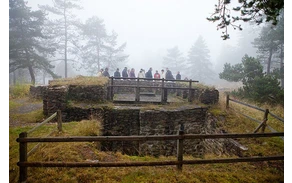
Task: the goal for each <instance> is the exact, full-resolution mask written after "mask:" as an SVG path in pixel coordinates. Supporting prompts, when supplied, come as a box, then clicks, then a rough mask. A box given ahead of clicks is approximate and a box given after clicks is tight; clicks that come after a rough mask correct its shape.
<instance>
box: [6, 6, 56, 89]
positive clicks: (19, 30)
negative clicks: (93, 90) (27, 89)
mask: <svg viewBox="0 0 292 183" xmlns="http://www.w3.org/2000/svg"><path fill="white" fill-rule="evenodd" d="M26 4H27V3H26V2H24V1H23V0H10V1H9V63H10V64H9V71H10V72H14V71H15V70H17V69H20V68H26V69H28V71H29V74H30V77H31V83H32V84H33V85H34V84H35V80H36V79H35V71H34V70H35V69H43V70H46V71H47V72H49V73H50V74H51V75H52V76H53V77H56V75H55V74H54V73H53V72H52V71H51V69H52V68H53V66H52V65H51V64H50V63H49V61H48V60H47V58H46V57H45V56H48V55H52V54H53V53H54V49H53V48H50V47H46V45H43V44H42V43H43V40H44V39H46V40H47V39H48V37H46V36H45V35H44V34H43V25H44V21H45V15H44V14H43V12H41V11H31V8H30V7H28V6H26Z"/></svg>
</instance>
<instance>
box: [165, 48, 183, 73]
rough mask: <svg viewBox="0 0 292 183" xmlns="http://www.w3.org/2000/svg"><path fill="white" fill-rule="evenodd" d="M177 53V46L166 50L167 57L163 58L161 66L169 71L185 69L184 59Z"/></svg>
mask: <svg viewBox="0 0 292 183" xmlns="http://www.w3.org/2000/svg"><path fill="white" fill-rule="evenodd" d="M182 55H183V54H182V53H181V52H180V51H179V49H178V46H175V47H173V48H170V49H167V55H166V56H165V57H163V66H164V67H168V68H169V69H170V70H171V71H173V72H174V71H182V70H184V69H185V58H184V57H183V56H182Z"/></svg>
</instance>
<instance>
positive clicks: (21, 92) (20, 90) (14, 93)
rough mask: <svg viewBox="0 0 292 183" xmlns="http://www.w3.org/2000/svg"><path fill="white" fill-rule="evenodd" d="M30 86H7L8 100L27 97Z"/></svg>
mask: <svg viewBox="0 0 292 183" xmlns="http://www.w3.org/2000/svg"><path fill="white" fill-rule="evenodd" d="M29 89H30V84H16V85H13V86H9V98H22V97H26V96H28V95H29Z"/></svg>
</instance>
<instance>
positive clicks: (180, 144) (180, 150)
mask: <svg viewBox="0 0 292 183" xmlns="http://www.w3.org/2000/svg"><path fill="white" fill-rule="evenodd" d="M178 135H180V136H181V137H182V136H183V135H184V125H183V124H181V125H180V129H179V131H178ZM183 141H184V140H183V138H180V139H178V140H177V161H178V162H179V164H178V165H177V166H176V168H177V169H178V170H179V171H182V166H183V163H182V161H183Z"/></svg>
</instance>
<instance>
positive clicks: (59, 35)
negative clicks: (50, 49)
mask: <svg viewBox="0 0 292 183" xmlns="http://www.w3.org/2000/svg"><path fill="white" fill-rule="evenodd" d="M77 2H79V0H53V3H54V4H53V6H49V5H43V6H40V8H41V9H43V10H45V11H46V12H48V13H51V14H53V15H55V16H56V17H58V18H56V19H55V20H50V21H49V23H48V24H50V26H51V29H52V30H54V36H55V41H56V42H57V43H58V44H59V47H58V51H59V53H60V54H64V57H63V58H62V59H60V60H64V63H65V73H64V75H65V78H67V75H68V74H67V73H68V71H67V69H68V66H67V64H68V60H73V59H69V58H68V53H71V54H74V51H73V50H74V49H70V47H74V46H76V44H77V43H78V38H79V35H77V34H76V30H78V26H79V25H80V24H79V22H78V20H77V19H76V16H75V15H74V14H73V10H80V9H81V8H82V7H81V6H79V5H78V4H77Z"/></svg>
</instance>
